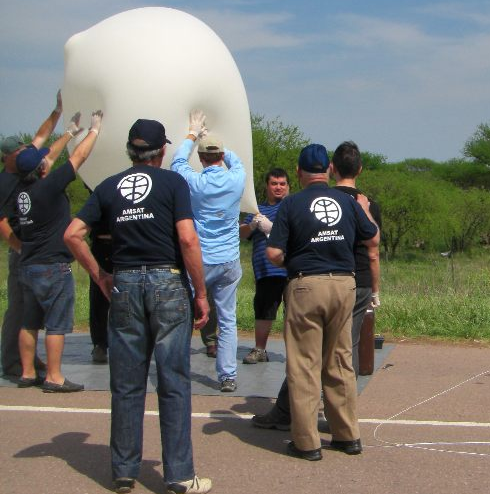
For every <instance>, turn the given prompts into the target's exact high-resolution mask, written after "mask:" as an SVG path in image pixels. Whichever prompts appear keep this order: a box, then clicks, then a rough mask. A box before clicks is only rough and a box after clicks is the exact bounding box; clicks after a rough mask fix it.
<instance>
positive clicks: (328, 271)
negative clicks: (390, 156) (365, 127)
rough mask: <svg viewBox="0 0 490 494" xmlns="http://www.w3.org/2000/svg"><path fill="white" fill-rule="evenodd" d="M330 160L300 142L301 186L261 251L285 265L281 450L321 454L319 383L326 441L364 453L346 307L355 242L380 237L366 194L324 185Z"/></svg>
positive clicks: (350, 299)
mask: <svg viewBox="0 0 490 494" xmlns="http://www.w3.org/2000/svg"><path fill="white" fill-rule="evenodd" d="M328 166H329V158H328V154H327V150H326V149H325V147H324V146H322V145H319V144H310V145H309V146H306V147H305V148H303V150H302V151H301V153H300V156H299V160H298V178H299V181H300V184H301V186H302V187H303V190H302V191H301V192H298V193H297V194H293V195H292V196H288V197H286V198H285V199H283V201H282V203H281V206H280V208H279V211H278V213H277V216H276V220H275V222H274V225H273V227H272V230H271V234H270V237H269V240H268V243H267V245H268V247H267V250H266V253H267V256H268V258H269V260H270V261H271V262H272V263H273V264H275V265H277V266H285V267H286V269H287V272H288V278H289V283H288V285H287V287H286V290H285V303H286V317H285V328H284V336H285V341H286V354H287V364H286V373H287V379H288V385H289V392H290V404H291V435H292V438H293V441H292V442H291V443H289V444H288V447H287V452H288V454H290V455H291V456H296V457H299V458H302V459H306V460H310V461H316V460H320V459H321V458H322V454H321V444H320V437H319V434H318V430H317V417H318V402H319V396H318V395H319V393H318V389H319V388H322V390H323V395H324V400H325V403H324V406H325V409H326V412H327V416H328V418H329V423H330V428H331V431H332V443H331V444H332V447H334V448H336V449H340V450H342V451H344V452H347V453H350V454H354V453H360V452H361V451H362V447H361V441H360V432H359V424H358V419H357V410H356V407H357V387H356V377H355V373H354V369H353V367H352V340H351V325H352V309H353V307H354V301H355V294H356V292H355V290H356V284H355V279H354V270H355V261H354V244H355V242H356V240H360V241H363V242H364V243H365V244H366V245H367V246H376V245H378V243H379V231H378V228H377V226H376V224H375V223H373V218H372V216H371V214H370V213H369V205H368V200H367V198H366V197H365V196H362V195H359V196H358V198H357V201H356V200H354V199H353V198H352V197H351V196H350V195H348V194H345V193H344V192H341V191H338V190H335V189H331V188H329V187H328V185H327V169H328Z"/></svg>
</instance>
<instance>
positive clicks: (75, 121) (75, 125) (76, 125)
mask: <svg viewBox="0 0 490 494" xmlns="http://www.w3.org/2000/svg"><path fill="white" fill-rule="evenodd" d="M80 115H81V114H80V112H79V111H77V112H76V113H75V115H73V117H71V119H70V123H69V124H68V127H67V128H66V132H68V134H70V135H71V136H72V137H75V136H76V135H77V134H80V132H81V131H82V130H83V127H80Z"/></svg>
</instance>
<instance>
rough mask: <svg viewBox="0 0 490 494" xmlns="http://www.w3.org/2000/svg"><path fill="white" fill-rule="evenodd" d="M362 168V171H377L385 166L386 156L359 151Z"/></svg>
mask: <svg viewBox="0 0 490 494" xmlns="http://www.w3.org/2000/svg"><path fill="white" fill-rule="evenodd" d="M361 159H362V168H363V169H364V170H379V169H380V168H381V167H382V166H384V165H386V164H387V161H386V156H384V155H382V154H376V153H370V152H369V151H361Z"/></svg>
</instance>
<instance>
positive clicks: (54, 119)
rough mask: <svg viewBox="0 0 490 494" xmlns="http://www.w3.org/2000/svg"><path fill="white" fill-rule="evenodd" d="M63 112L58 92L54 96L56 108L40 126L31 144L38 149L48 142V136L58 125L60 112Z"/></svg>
mask: <svg viewBox="0 0 490 494" xmlns="http://www.w3.org/2000/svg"><path fill="white" fill-rule="evenodd" d="M62 111H63V103H62V100H61V91H60V90H58V93H57V94H56V107H55V109H54V110H53V111H52V112H51V114H50V115H49V117H48V118H47V119H46V120H45V121H44V122H43V123H42V124H41V127H39V129H38V131H37V132H36V135H35V136H34V139H32V144H33V145H34V146H35V147H36V148H38V149H40V148H42V147H43V145H44V143H45V142H46V141H47V140H48V138H49V136H50V135H51V134H52V133H53V130H54V129H55V127H56V125H57V124H58V120H59V119H60V116H61V112H62Z"/></svg>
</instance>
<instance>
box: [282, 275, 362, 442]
mask: <svg viewBox="0 0 490 494" xmlns="http://www.w3.org/2000/svg"><path fill="white" fill-rule="evenodd" d="M355 297H356V286H355V280H354V278H353V277H350V276H335V275H318V276H306V277H300V278H295V279H293V280H291V281H290V282H289V284H288V286H287V288H286V292H285V301H286V321H285V330H284V337H285V340H286V355H287V364H286V373H287V379H288V385H289V392H290V395H289V400H290V405H291V434H292V438H293V441H294V443H295V445H296V446H297V447H298V448H299V449H301V450H312V449H317V448H320V436H319V435H318V430H317V422H318V408H319V402H320V388H322V389H323V396H324V400H325V403H324V405H325V412H326V416H327V418H328V421H329V423H330V428H331V430H332V436H333V438H334V439H336V440H339V441H351V440H354V439H358V438H359V436H360V433H359V424H358V421H357V385H356V376H355V373H354V370H353V368H352V338H351V326H352V309H353V307H354V302H355Z"/></svg>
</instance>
